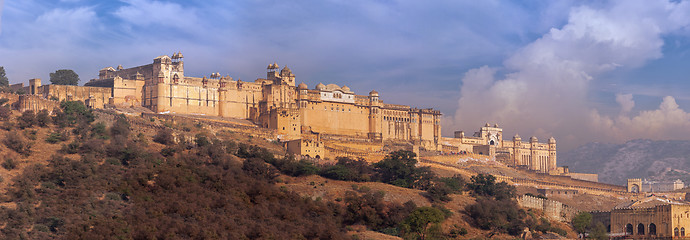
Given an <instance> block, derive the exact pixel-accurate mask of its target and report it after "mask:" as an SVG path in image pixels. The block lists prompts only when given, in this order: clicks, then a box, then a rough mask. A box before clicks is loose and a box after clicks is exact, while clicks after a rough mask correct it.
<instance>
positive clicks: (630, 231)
mask: <svg viewBox="0 0 690 240" xmlns="http://www.w3.org/2000/svg"><path fill="white" fill-rule="evenodd" d="M676 230H678V229H676ZM632 234H633V226H632V224H630V223H628V224H627V225H625V235H632Z"/></svg>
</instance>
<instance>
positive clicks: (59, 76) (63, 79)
mask: <svg viewBox="0 0 690 240" xmlns="http://www.w3.org/2000/svg"><path fill="white" fill-rule="evenodd" d="M50 83H52V84H55V85H75V86H76V85H78V84H79V75H77V73H75V72H74V71H72V70H71V69H60V70H57V71H55V72H54V73H50Z"/></svg>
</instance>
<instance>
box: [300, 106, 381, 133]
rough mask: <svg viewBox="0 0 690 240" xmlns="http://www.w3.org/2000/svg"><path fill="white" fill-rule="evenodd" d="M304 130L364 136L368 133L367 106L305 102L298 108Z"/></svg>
mask: <svg viewBox="0 0 690 240" xmlns="http://www.w3.org/2000/svg"><path fill="white" fill-rule="evenodd" d="M299 110H300V120H301V123H300V124H301V125H302V126H305V128H306V129H305V130H307V131H313V132H318V133H331V134H335V135H355V136H361V137H366V136H367V134H368V133H369V108H368V107H364V106H357V105H355V104H349V103H336V102H307V106H306V107H301V108H300V109H299Z"/></svg>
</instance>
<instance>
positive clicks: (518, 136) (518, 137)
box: [513, 133, 522, 140]
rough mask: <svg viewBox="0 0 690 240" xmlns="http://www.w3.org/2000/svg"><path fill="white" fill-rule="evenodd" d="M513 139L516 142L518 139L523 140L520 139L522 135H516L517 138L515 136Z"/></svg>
mask: <svg viewBox="0 0 690 240" xmlns="http://www.w3.org/2000/svg"><path fill="white" fill-rule="evenodd" d="M513 139H514V140H517V139H522V138H520V135H518V134H517V133H516V134H515V136H513Z"/></svg>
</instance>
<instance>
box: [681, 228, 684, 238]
mask: <svg viewBox="0 0 690 240" xmlns="http://www.w3.org/2000/svg"><path fill="white" fill-rule="evenodd" d="M680 236H681V237H685V228H684V227H682V228H680Z"/></svg>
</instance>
